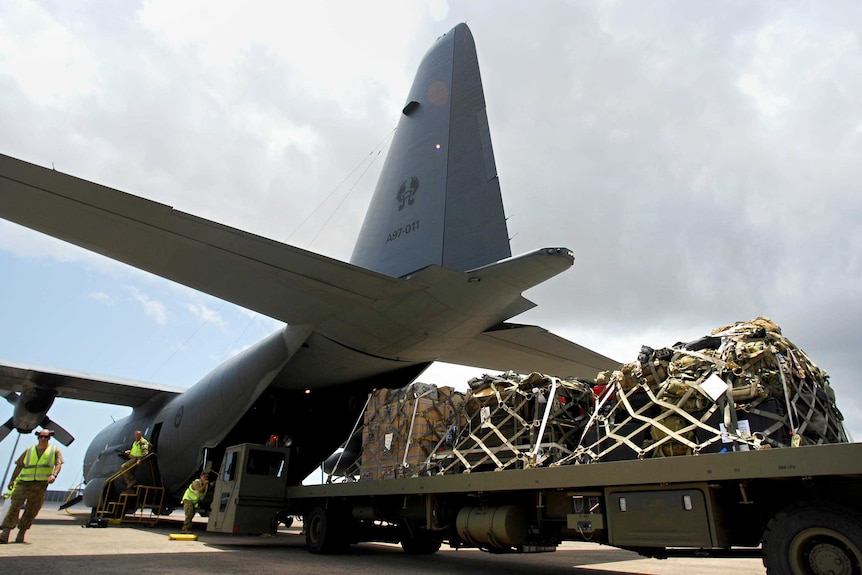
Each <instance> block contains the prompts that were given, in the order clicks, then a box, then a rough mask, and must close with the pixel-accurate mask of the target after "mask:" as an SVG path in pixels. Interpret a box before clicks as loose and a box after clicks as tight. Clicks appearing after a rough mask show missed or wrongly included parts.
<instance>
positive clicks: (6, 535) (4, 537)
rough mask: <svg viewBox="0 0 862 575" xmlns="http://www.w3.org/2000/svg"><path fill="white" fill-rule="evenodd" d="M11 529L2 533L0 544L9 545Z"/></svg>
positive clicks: (0, 533) (0, 532)
mask: <svg viewBox="0 0 862 575" xmlns="http://www.w3.org/2000/svg"><path fill="white" fill-rule="evenodd" d="M10 531H11V529H4V530H3V531H0V543H9V532H10Z"/></svg>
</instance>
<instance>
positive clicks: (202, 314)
mask: <svg viewBox="0 0 862 575" xmlns="http://www.w3.org/2000/svg"><path fill="white" fill-rule="evenodd" d="M186 310H188V311H189V312H190V313H191V314H192V315H193V316H194V317H195V318H197V320H198V321H201V322H203V323H204V324H207V325H211V326H213V327H216V328H218V329H220V330H222V331H227V324H226V323H225V320H224V318H223V317H222V316H221V314H219V313H218V312H217V311H215V310H213V309H211V308H209V307H207V306H206V305H204V304H203V303H200V302H196V303H187V304H186Z"/></svg>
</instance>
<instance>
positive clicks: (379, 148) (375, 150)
mask: <svg viewBox="0 0 862 575" xmlns="http://www.w3.org/2000/svg"><path fill="white" fill-rule="evenodd" d="M396 130H397V127H396V128H393V129H392V130H391V131H390V132H389V133H388V134H387V135H386V137H385V138H383V140H381V141H380V143H378V144H377V145H376V146H375V147H374V148H372V150H371V151H370V152H368V154H366V155H365V156H364V157H363V158H362V159H361V160H360V161H359V163H358V164H356V166H354V168H353V169H352V170H350V172H349V173H348V174H347V175H346V176H344V179H342V180H341V181H340V182H339V183H338V185H336V186H335V187H334V188H332V191H331V192H329V193H328V194H327V195H326V197H325V198H323V199H322V200H321V201H320V203H318V204H317V207H315V208H314V209H313V210H312V211H311V213H310V214H308V216H306V217H305V219H304V220H302V222H301V223H300V224H299V225H298V226H296V228H295V229H294V230H293V231H292V232H290V235H288V236H287V238H286V239H285V243H288V242H289V241H290V238H292V237H293V236H294V235H295V234H296V232H298V231H299V230H300V229H302V226H304V225H305V224H306V223H307V222H308V221H309V220H310V219H311V218H312V216H314V214H316V213H317V211H318V210H319V209H320V208H322V207H323V205H324V204H325V203H326V202H327V201H328V200H329V198H331V197H332V196H333V195H334V194H335V192H337V191H338V190H339V188H341V187H342V186H343V185H344V183H345V182H347V181H348V180H349V179H350V178H351V177H352V176H353V174H355V173H356V172H357V171H358V170H359V169H360V168H361V167H362V166H363V164H366V163H367V165H366V166H365V169H364V170H362V173H360V174H359V177H358V178H357V179H356V181H355V182H354V184H353V185H352V186H351V187H350V189H349V190H348V191H347V194H346V195H345V196H344V198H342V200H341V201H340V202H339V203H338V205H337V206H336V207H335V209H334V210H333V211H332V214H331V215H330V216H329V218H327V220H326V222H324V224H323V225H322V226H320V228H319V229H318V231H317V233H316V234H315V235H314V237H313V238H312V239H311V241H310V242H309V243H308V244H307V245H306V246H305V247H306V249H308V248H309V247H310V246H311V244H313V243H314V240H316V239H317V237H318V236H319V235H320V232H321V231H322V230H323V229H324V228H325V227H326V224H328V223H329V220H331V219H332V216H333V215H335V213H336V212H337V211H338V209H339V208H340V207H341V205H342V204H343V203H344V201H345V200H346V199H347V197H348V196H350V193H351V192H352V191H353V190H354V188H356V186H357V184H358V183H359V182H360V181H361V180H362V177H363V176H364V175H365V173H366V172H367V171H368V170H369V169H370V168H371V166H372V165H374V161H375V160H376V159H377V158H378V157H379V156H380V154H381V152H382V151H383V149H384V147H385V146H386V143H387V142H388V141H389V140H391V139H392V136H393V135H394V134H395V131H396ZM369 160H370V161H369Z"/></svg>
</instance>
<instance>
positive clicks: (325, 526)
mask: <svg viewBox="0 0 862 575" xmlns="http://www.w3.org/2000/svg"><path fill="white" fill-rule="evenodd" d="M333 515H334V513H333V511H332V510H326V509H324V508H323V507H315V508H314V509H312V510H311V513H309V514H308V516H307V517H306V518H305V521H304V523H305V546H306V547H307V548H308V550H309V551H311V552H312V553H316V554H318V555H327V554H329V553H338V552H339V551H343V550H344V549H346V548H347V545H348V544H347V538H346V537H345V533H344V530H343V528H339V521H338V519H337V518H335V517H333Z"/></svg>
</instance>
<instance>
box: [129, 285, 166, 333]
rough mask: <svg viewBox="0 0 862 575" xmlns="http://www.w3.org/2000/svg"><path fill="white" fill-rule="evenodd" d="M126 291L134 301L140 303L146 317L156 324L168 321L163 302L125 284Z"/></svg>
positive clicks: (164, 323)
mask: <svg viewBox="0 0 862 575" xmlns="http://www.w3.org/2000/svg"><path fill="white" fill-rule="evenodd" d="M126 291H128V293H129V294H130V295H131V296H132V299H133V300H134V301H136V302H137V303H139V304H141V306H142V307H143V308H144V313H145V314H146V315H147V317H150V318H152V319H153V321H155V322H156V323H157V324H158V325H166V324H167V323H168V310H167V307H166V306H165V304H163V303H162V302H160V301H157V300H154V299H152V298H150V297H149V296H148V295H147V294H146V293H144V292H143V291H141V290H140V289H138V288H137V287H134V286H126Z"/></svg>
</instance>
